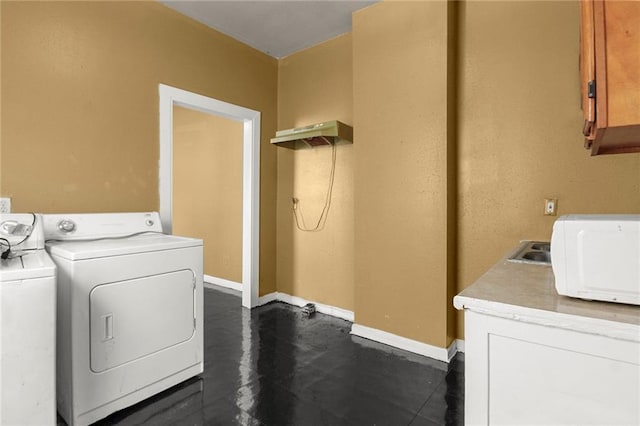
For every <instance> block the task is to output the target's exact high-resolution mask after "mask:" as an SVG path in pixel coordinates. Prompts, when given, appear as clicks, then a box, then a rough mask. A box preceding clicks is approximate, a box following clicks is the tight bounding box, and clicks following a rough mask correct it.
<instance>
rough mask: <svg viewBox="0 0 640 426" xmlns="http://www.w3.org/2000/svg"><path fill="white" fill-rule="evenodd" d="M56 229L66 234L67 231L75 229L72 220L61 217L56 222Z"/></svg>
mask: <svg viewBox="0 0 640 426" xmlns="http://www.w3.org/2000/svg"><path fill="white" fill-rule="evenodd" d="M58 229H59V230H60V231H62V232H64V233H65V234H68V233H69V232H73V231H75V230H76V224H75V222H74V221H72V220H69V219H63V220H61V221H60V222H58Z"/></svg>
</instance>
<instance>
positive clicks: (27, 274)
mask: <svg viewBox="0 0 640 426" xmlns="http://www.w3.org/2000/svg"><path fill="white" fill-rule="evenodd" d="M24 253H25V254H24V255H22V256H20V257H14V258H12V259H6V260H4V259H3V260H1V261H0V281H1V282H7V281H19V280H30V279H34V278H50V277H55V275H56V265H55V264H54V263H53V261H52V260H51V258H50V257H49V255H48V254H47V252H46V251H45V250H29V251H26V252H24Z"/></svg>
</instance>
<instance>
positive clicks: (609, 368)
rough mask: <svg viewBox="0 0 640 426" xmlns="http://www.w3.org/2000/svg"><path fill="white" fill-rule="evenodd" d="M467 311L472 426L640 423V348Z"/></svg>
mask: <svg viewBox="0 0 640 426" xmlns="http://www.w3.org/2000/svg"><path fill="white" fill-rule="evenodd" d="M552 316H553V315H548V316H547V318H546V319H545V321H541V322H528V321H525V320H523V319H522V318H520V317H518V316H517V315H513V316H509V315H504V314H503V315H499V316H494V315H491V314H490V313H486V312H476V311H473V310H472V309H465V369H466V371H465V382H466V384H465V387H466V388H465V423H466V424H468V425H488V424H491V425H560V424H571V425H640V343H639V342H638V341H630V340H623V339H617V338H612V337H607V336H604V335H598V334H590V333H584V332H579V331H574V330H571V329H570V328H563V327H562V320H561V319H560V318H561V317H559V319H558V321H559V322H558V323H555V324H554V320H553V318H552Z"/></svg>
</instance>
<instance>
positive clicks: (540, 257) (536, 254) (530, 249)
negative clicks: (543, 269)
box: [507, 241, 551, 265]
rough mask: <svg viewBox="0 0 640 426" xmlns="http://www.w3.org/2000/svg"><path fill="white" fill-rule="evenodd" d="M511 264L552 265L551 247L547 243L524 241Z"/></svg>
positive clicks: (509, 259) (513, 255)
mask: <svg viewBox="0 0 640 426" xmlns="http://www.w3.org/2000/svg"><path fill="white" fill-rule="evenodd" d="M507 260H508V261H509V262H517V263H531V264H536V265H551V245H550V244H549V242H546V241H523V242H522V244H520V247H518V249H517V250H516V251H515V252H514V253H513V254H512V255H511V256H509V258H508V259H507Z"/></svg>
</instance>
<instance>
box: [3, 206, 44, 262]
mask: <svg viewBox="0 0 640 426" xmlns="http://www.w3.org/2000/svg"><path fill="white" fill-rule="evenodd" d="M31 216H33V220H32V221H31V229H29V232H28V233H27V235H26V236H25V237H24V238H23V239H22V240H20V241H18V242H17V243H15V244H13V246H14V247H15V246H19V245H20V244H22V243H24V242H25V241H27V239H29V237H30V236H31V233H32V232H33V228H34V227H35V226H36V220H37V218H38V217H37V216H36V214H35V213H33V212H32V213H31ZM0 240H2V241H4V244H5V245H6V246H7V249H6V250H5V251H3V252H2V254H0V259H5V260H6V259H8V258H9V255H10V254H11V242H10V241H9V240H8V239H6V238H0Z"/></svg>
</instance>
